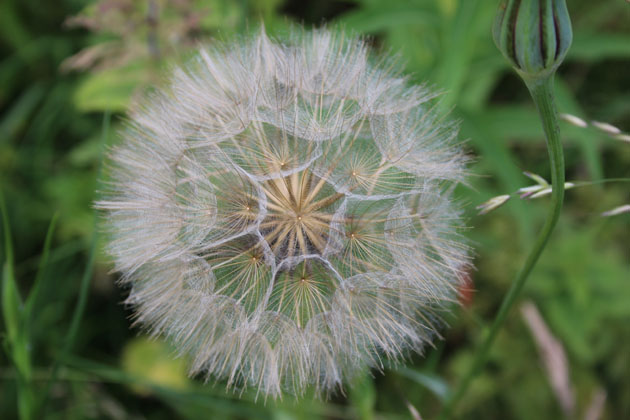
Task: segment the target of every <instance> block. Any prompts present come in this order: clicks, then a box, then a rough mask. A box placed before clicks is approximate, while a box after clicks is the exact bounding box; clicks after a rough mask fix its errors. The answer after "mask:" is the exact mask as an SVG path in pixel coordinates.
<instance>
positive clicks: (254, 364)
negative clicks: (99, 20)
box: [97, 29, 469, 396]
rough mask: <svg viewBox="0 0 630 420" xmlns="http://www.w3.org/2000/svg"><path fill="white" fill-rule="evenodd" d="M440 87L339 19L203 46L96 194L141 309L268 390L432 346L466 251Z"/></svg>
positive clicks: (346, 375)
mask: <svg viewBox="0 0 630 420" xmlns="http://www.w3.org/2000/svg"><path fill="white" fill-rule="evenodd" d="M434 97H435V95H434V94H432V93H431V92H430V91H428V90H427V89H426V88H425V87H422V86H413V85H411V84H410V83H409V82H408V81H407V80H406V79H405V78H404V77H401V76H400V75H399V74H398V73H397V70H396V66H395V64H394V63H393V61H391V60H387V59H385V60H383V59H381V60H380V61H377V60H376V59H375V57H373V56H372V55H371V54H370V53H369V52H368V50H367V47H366V45H365V43H364V42H363V41H362V40H360V39H355V38H348V37H347V36H344V35H343V34H341V33H336V32H333V31H331V30H327V29H322V30H314V31H303V30H300V29H293V30H291V31H290V32H289V34H288V36H287V37H286V40H285V41H284V42H278V41H275V40H272V39H270V38H269V37H268V36H267V35H265V33H264V32H261V33H260V34H258V35H257V36H254V37H251V38H248V39H246V40H241V41H238V42H234V43H228V44H223V45H220V46H212V47H210V48H207V49H203V50H201V51H200V52H199V54H198V55H197V57H196V58H195V59H193V60H192V61H190V62H189V63H188V64H187V65H186V66H184V67H183V68H178V69H176V70H175V71H174V72H173V73H172V76H171V78H170V80H169V83H168V84H167V87H166V88H164V89H163V90H160V91H158V92H156V93H153V94H151V95H149V96H148V97H147V98H145V99H144V102H143V103H141V104H140V106H138V107H137V109H136V110H135V111H134V112H133V113H132V115H131V117H130V121H129V123H128V124H127V128H125V130H124V131H123V133H122V137H123V142H122V144H120V145H119V146H117V147H115V148H114V149H113V151H112V154H111V157H110V158H109V160H108V164H107V171H108V175H107V176H108V182H107V184H106V187H105V191H104V194H103V199H102V200H101V201H99V202H98V203H97V206H98V207H99V208H100V209H103V210H104V211H105V213H106V216H105V217H106V220H105V225H106V229H107V231H108V232H109V235H110V240H109V244H108V247H107V250H108V252H109V254H110V255H111V256H112V257H113V260H114V261H115V265H116V269H117V270H118V271H119V272H120V273H122V280H121V281H122V283H124V284H127V285H129V286H130V289H131V291H130V296H129V299H128V302H129V303H130V304H131V305H133V307H134V308H135V311H136V317H137V321H138V322H139V323H140V324H142V325H144V326H146V327H147V329H148V330H150V331H151V332H152V333H154V334H156V335H163V336H166V337H168V338H170V339H171V340H172V341H173V342H174V343H175V345H176V347H177V348H178V349H179V351H181V353H182V354H186V355H188V356H189V358H190V360H191V372H192V373H199V372H202V373H204V374H206V375H207V377H208V378H210V377H212V378H216V379H221V380H225V381H226V382H227V384H228V386H233V387H238V388H239V389H244V388H245V387H247V386H253V387H255V388H256V389H257V390H258V392H260V393H261V394H263V395H265V396H279V395H281V393H282V392H283V391H284V392H289V393H293V394H301V393H303V392H304V391H305V390H306V389H307V388H309V387H311V388H312V389H314V390H315V391H316V392H318V393H326V392H329V391H331V390H333V389H335V388H337V387H339V386H340V385H342V384H343V382H344V381H347V380H348V379H350V378H351V377H352V376H353V375H354V374H356V373H357V372H360V371H361V369H363V368H365V367H366V366H369V367H375V368H382V360H383V357H388V358H392V359H396V358H400V357H402V356H405V355H406V354H407V353H408V351H409V350H414V351H420V350H421V349H422V348H423V346H424V345H425V344H427V343H429V342H430V340H431V339H432V338H433V336H434V335H435V333H436V328H437V327H438V326H439V324H440V317H439V314H440V312H441V311H442V310H444V309H445V308H446V307H447V306H448V305H449V304H450V302H452V301H453V300H455V298H456V296H457V287H458V284H459V281H460V279H461V278H462V276H461V273H462V270H464V269H465V268H466V266H467V264H468V263H469V260H468V257H467V248H466V245H465V244H464V243H465V242H464V241H463V239H462V238H461V236H460V227H461V226H460V215H459V211H458V210H457V209H456V208H455V205H454V202H453V198H452V196H451V194H450V191H451V190H452V188H453V186H454V185H455V184H457V183H458V182H460V181H462V179H463V177H464V175H465V168H464V166H465V163H466V158H465V156H464V154H463V153H462V151H461V149H460V147H459V145H458V144H457V139H456V137H457V127H456V125H455V124H453V123H449V122H445V121H444V119H443V118H442V117H440V116H439V114H438V113H437V112H436V111H435V107H434V106H432V105H430V103H431V99H433V98H434Z"/></svg>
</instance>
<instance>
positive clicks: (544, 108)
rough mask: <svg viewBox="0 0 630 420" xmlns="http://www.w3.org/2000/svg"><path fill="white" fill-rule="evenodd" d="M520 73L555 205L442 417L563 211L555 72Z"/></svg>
mask: <svg viewBox="0 0 630 420" xmlns="http://www.w3.org/2000/svg"><path fill="white" fill-rule="evenodd" d="M521 76H523V80H524V81H525V84H526V85H527V88H528V89H529V92H530V94H531V96H532V99H533V100H534V103H535V104H536V108H537V109H538V113H539V115H540V119H541V121H542V126H543V129H544V131H545V135H546V138H547V150H548V152H549V161H550V165H551V185H552V193H551V201H552V207H551V210H550V211H549V214H548V215H547V219H546V221H545V224H544V226H543V228H542V230H541V231H540V234H539V235H538V238H537V239H536V242H535V244H534V247H533V248H532V250H531V252H530V253H529V255H528V257H527V260H526V261H525V264H524V266H523V268H522V269H521V271H520V272H519V273H518V275H517V277H516V278H515V279H514V281H513V282H512V285H511V286H510V289H509V290H508V292H507V293H506V295H505V297H504V298H503V301H502V302H501V307H500V308H499V311H498V312H497V314H496V316H495V318H494V321H493V322H492V326H491V327H490V330H489V332H488V334H487V335H486V336H485V337H484V338H483V340H482V342H481V345H480V346H479V348H478V349H477V351H476V353H475V358H474V360H473V363H472V364H471V365H470V368H469V369H468V371H467V372H466V374H465V375H464V377H463V379H462V380H461V381H460V383H459V384H458V386H457V388H456V389H455V390H454V392H453V393H452V394H451V397H450V398H449V399H448V400H447V402H446V404H445V406H444V408H443V410H442V413H441V416H440V418H442V419H446V418H449V417H450V415H451V413H452V411H453V409H454V408H455V405H456V404H457V402H458V401H459V400H460V399H461V398H462V397H463V396H464V394H465V393H466V391H467V389H468V387H469V385H470V383H471V382H472V380H473V379H474V378H475V376H476V375H477V374H478V373H479V371H480V370H481V368H482V367H483V365H484V364H485V362H486V360H487V358H488V353H489V351H490V347H491V346H492V343H493V342H494V339H495V338H496V336H497V333H498V332H499V330H500V329H501V326H502V325H503V323H504V322H505V319H506V317H507V314H508V313H509V311H510V309H511V308H512V306H513V305H514V302H515V301H516V299H517V298H518V295H519V294H520V292H521V290H522V289H523V286H524V285H525V282H526V281H527V278H528V276H529V274H530V273H531V271H532V269H533V268H534V266H535V265H536V262H537V261H538V258H539V257H540V255H541V254H542V252H543V250H544V248H545V246H546V245H547V242H548V241H549V237H550V236H551V232H552V231H553V229H554V227H555V226H556V222H557V221H558V218H559V217H560V210H561V209H562V202H563V198H564V155H563V150H562V143H561V141H560V129H559V127H558V112H557V110H556V105H555V101H554V95H553V74H552V75H550V76H548V77H544V78H540V79H538V78H528V77H526V76H524V75H523V74H521Z"/></svg>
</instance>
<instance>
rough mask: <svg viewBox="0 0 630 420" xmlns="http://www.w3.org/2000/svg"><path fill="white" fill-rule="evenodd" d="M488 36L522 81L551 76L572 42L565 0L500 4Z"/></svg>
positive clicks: (514, 0)
mask: <svg viewBox="0 0 630 420" xmlns="http://www.w3.org/2000/svg"><path fill="white" fill-rule="evenodd" d="M492 35H493V38H494V42H495V43H496V44H497V47H498V48H499V50H501V52H502V53H503V55H504V56H505V57H506V58H507V59H508V60H509V61H510V63H512V65H513V66H514V68H515V69H516V70H517V71H518V72H519V74H520V75H521V76H522V77H524V78H526V79H532V78H544V77H549V76H550V75H552V74H553V73H554V72H555V71H556V69H557V68H558V66H559V65H560V63H562V60H563V59H564V57H565V55H566V53H567V51H568V49H569V47H570V46H571V40H572V38H573V35H572V31H571V20H570V18H569V13H568V11H567V6H566V3H565V0H503V1H502V3H501V4H500V6H499V11H498V12H497V16H496V18H495V21H494V27H493V30H492Z"/></svg>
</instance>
